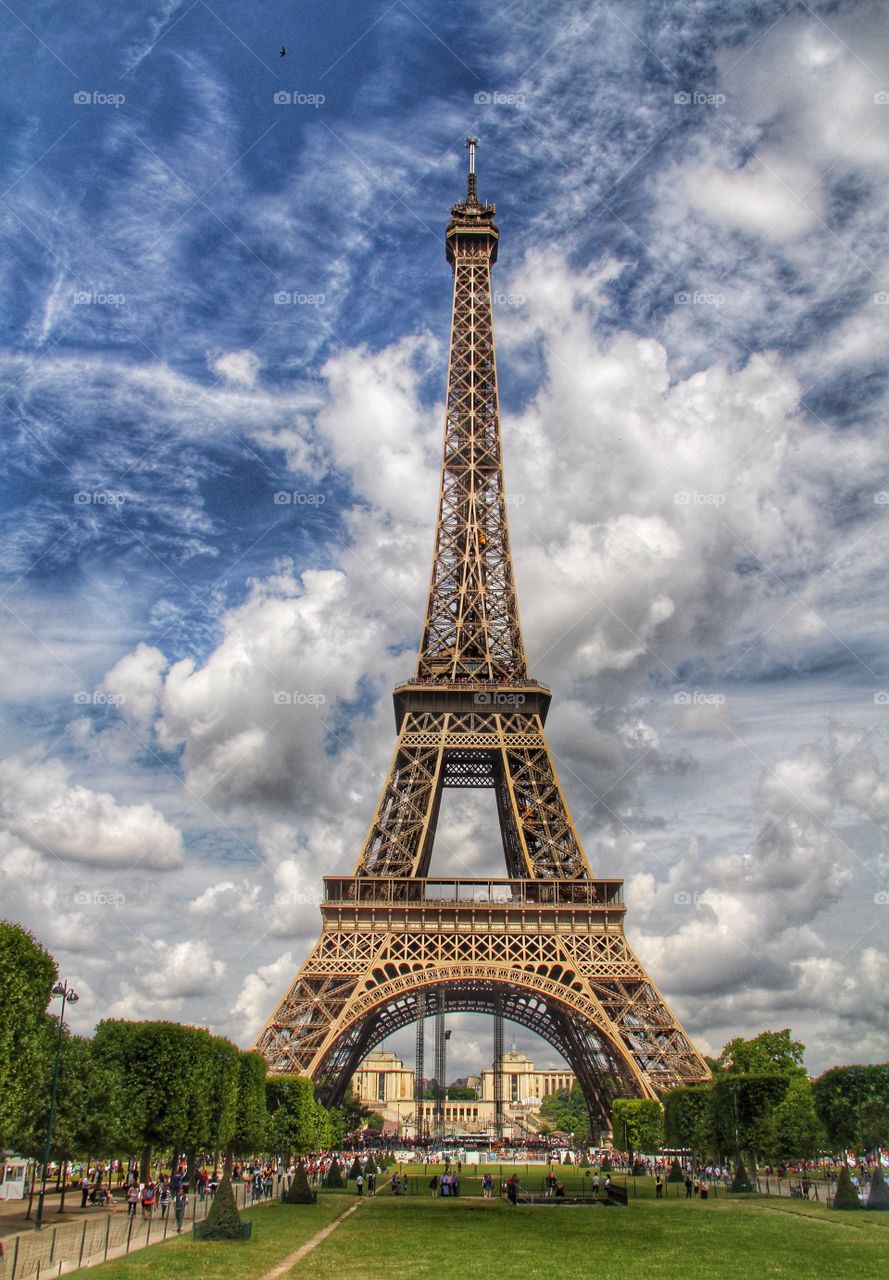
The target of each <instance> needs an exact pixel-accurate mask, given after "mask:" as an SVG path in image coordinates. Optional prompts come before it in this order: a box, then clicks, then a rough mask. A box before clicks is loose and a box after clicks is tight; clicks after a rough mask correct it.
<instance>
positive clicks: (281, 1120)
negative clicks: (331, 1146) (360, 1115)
mask: <svg viewBox="0 0 889 1280" xmlns="http://www.w3.org/2000/svg"><path fill="white" fill-rule="evenodd" d="M266 1101H267V1105H268V1110H269V1115H270V1117H271V1126H272V1133H273V1136H274V1139H275V1144H274V1145H275V1147H276V1149H277V1150H280V1149H281V1148H283V1150H284V1152H285V1154H287V1153H289V1152H291V1151H295V1152H297V1153H298V1154H299V1155H305V1154H306V1153H307V1152H309V1151H317V1150H318V1148H319V1147H323V1146H326V1145H328V1144H327V1142H326V1139H327V1138H328V1136H329V1134H330V1132H331V1120H330V1116H329V1114H328V1112H327V1111H326V1109H325V1108H324V1107H323V1106H322V1105H321V1104H320V1102H317V1101H316V1100H315V1086H314V1085H313V1084H312V1082H311V1080H307V1079H306V1078H305V1077H304V1076H270V1077H269V1078H268V1079H267V1081H266Z"/></svg>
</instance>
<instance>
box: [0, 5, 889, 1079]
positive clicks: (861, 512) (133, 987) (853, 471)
mask: <svg viewBox="0 0 889 1280" xmlns="http://www.w3.org/2000/svg"><path fill="white" fill-rule="evenodd" d="M0 26H2V34H3V39H2V47H3V49H4V61H5V75H4V78H3V79H4V84H5V89H4V90H3V99H4V101H3V118H4V134H5V138H6V147H5V149H4V153H3V156H2V158H0V227H2V233H3V238H4V246H3V254H2V258H0V328H2V336H0V366H2V368H0V381H2V387H3V408H2V412H3V428H2V438H0V447H2V451H3V479H4V485H3V508H2V511H3V523H2V583H0V605H2V618H3V626H2V629H0V631H2V639H0V662H2V668H3V679H2V684H0V690H2V693H0V696H2V703H3V708H2V709H3V717H2V730H0V876H2V899H3V907H2V911H3V913H4V914H5V915H6V916H7V917H8V918H9V919H12V920H15V921H18V922H21V923H22V924H24V925H25V926H26V927H27V928H29V929H30V930H32V931H33V933H34V934H35V936H36V937H37V938H38V939H39V940H40V941H41V942H42V943H43V944H44V945H45V946H46V947H48V948H49V949H50V950H51V951H52V952H53V953H54V955H55V956H56V958H57V960H58V963H59V966H60V971H61V973H62V974H63V975H64V976H65V977H67V978H68V979H69V980H70V981H72V982H73V983H74V985H75V986H76V988H77V990H78V991H79V993H80V996H81V999H80V1003H79V1004H78V1005H77V1007H76V1009H75V1010H74V1011H73V1013H72V1025H73V1026H74V1027H75V1029H76V1030H78V1031H81V1032H84V1033H89V1032H90V1031H91V1029H92V1027H93V1026H94V1025H95V1023H96V1022H97V1021H98V1020H99V1019H100V1018H103V1017H109V1016H112V1017H128V1018H169V1019H176V1020H181V1021H186V1022H194V1023H197V1024H199V1025H207V1026H210V1027H211V1028H212V1029H213V1030H214V1031H215V1032H217V1033H220V1034H226V1035H229V1036H231V1037H232V1038H234V1039H235V1040H236V1041H237V1042H239V1043H240V1044H243V1045H245V1046H248V1045H249V1044H250V1043H251V1042H252V1039H253V1037H254V1035H255V1034H256V1032H257V1031H258V1030H259V1029H260V1027H261V1026H262V1024H263V1023H264V1021H265V1019H266V1018H267V1017H268V1016H269V1015H270V1014H271V1013H272V1011H273V1009H274V1008H275V1006H276V1004H277V1002H278V1001H279V999H280V998H281V997H282V996H283V994H284V993H285V991H286V989H287V987H288V985H289V983H290V982H291V980H292V978H293V976H294V974H295V972H296V970H297V968H298V966H299V964H300V963H301V962H302V960H303V959H304V957H305V956H306V955H307V953H308V951H309V949H310V947H311V946H312V944H313V943H314V941H315V940H316V938H317V935H318V933H319V930H320V915H319V911H318V901H319V892H320V888H321V878H322V876H323V875H325V874H328V875H330V874H336V873H349V872H350V871H351V869H352V868H353V867H354V865H355V862H356V859H357V857H358V854H359V851H360V848H361V843H362V837H363V835H364V832H365V830H366V828H367V825H368V823H369V822H370V819H371V816H372V814H373V810H374V806H375V803H376V799H377V795H378V792H379V789H380V787H381V785H382V782H383V779H384V775H385V771H386V768H387V765H388V762H389V758H390V755H391V751H392V747H393V744H394V721H393V714H392V704H391V691H392V688H393V687H394V686H395V685H396V684H397V683H399V682H400V681H402V680H404V679H405V678H406V677H408V676H409V675H410V674H411V672H412V670H413V667H414V661H415V652H416V647H417V642H418V638H419V631H420V626H421V621H422V611H423V607H424V604H425V592H426V585H427V582H428V573H429V560H430V555H431V550H432V541H433V530H434V520H435V506H436V499H437V482H438V462H439V454H440V440H441V433H442V427H443V395H444V387H445V378H446V370H447V342H448V329H449V322H450V305H451V275H450V271H449V268H448V266H447V263H446V261H445V254H444V227H445V224H446V222H447V219H448V216H449V210H450V206H451V205H452V204H453V203H454V202H455V201H456V200H458V199H460V198H462V195H463V192H464V191H465V172H466V150H465V146H464V140H465V138H466V136H467V135H468V134H474V135H477V136H478V138H479V139H480V143H479V149H478V165H477V167H478V172H479V193H480V195H481V196H482V197H483V198H486V199H488V200H491V201H494V202H496V204H497V210H498V212H497V221H498V225H499V227H500V232H501V242H500V255H499V261H498V264H497V266H496V268H495V276H494V313H495V326H496V335H497V346H498V370H499V381H500V391H501V402H502V425H503V436H504V458H505V469H506V484H507V489H508V493H509V502H510V508H509V510H510V527H511V537H512V542H513V552H514V561H515V572H516V579H517V584H518V590H519V599H520V609H521V616H522V624H523V628H524V635H525V642H526V648H527V651H528V657H529V663H530V668H531V671H532V674H533V675H534V676H535V677H536V678H537V679H538V680H541V681H543V682H545V683H546V684H548V685H549V686H550V687H551V688H552V690H553V695H554V696H553V705H552V710H551V713H550V716H549V720H548V723H547V733H548V738H549V743H550V747H551V750H552V753H553V757H554V760H555V762H556V766H557V769H558V771H559V774H560V777H561V779H562V783H563V786H564V790H565V793H566V796H567V799H568V802H569V805H570V807H571V810H572V813H573V815H574V818H575V822H576V824H577V827H578V829H579V832H580V834H581V837H582V839H583V841H584V844H585V847H586V850H587V854H588V857H589V860H590V863H591V865H592V868H593V871H594V874H597V875H602V876H610V877H614V876H620V877H624V879H625V881H626V900H627V904H628V914H627V933H628V937H629V939H630V942H631V944H632V946H633V947H634V948H635V949H636V951H637V952H638V954H639V956H640V957H641V959H642V960H643V962H644V964H645V965H646V966H647V967H648V969H649V971H650V973H651V974H652V976H653V978H654V979H655V981H656V982H657V983H658V985H659V986H660V988H661V989H662V991H663V992H664V994H665V996H666V998H667V999H668V1001H669V1002H670V1003H671V1005H672V1006H673V1007H674V1009H675V1010H676V1011H677V1013H678V1014H679V1016H680V1018H681V1020H682V1021H683V1024H684V1026H685V1027H686V1029H687V1030H688V1031H689V1033H690V1034H691V1035H692V1036H693V1038H694V1039H695V1042H696V1043H697V1045H698V1046H699V1047H700V1048H701V1049H702V1051H704V1052H718V1050H719V1049H720V1048H721V1046H722V1045H723V1043H725V1041H727V1040H728V1039H729V1038H731V1037H732V1036H734V1035H739V1034H740V1035H755V1034H756V1033H758V1032H759V1031H760V1030H762V1029H764V1028H767V1027H769V1028H773V1029H780V1028H783V1027H786V1026H789V1027H791V1029H792V1030H793V1032H794V1034H795V1036H797V1037H798V1038H800V1039H802V1040H803V1041H804V1042H805V1044H806V1047H807V1058H806V1060H807V1065H808V1067H809V1069H810V1071H813V1072H814V1071H820V1070H823V1069H824V1068H826V1067H827V1066H830V1065H832V1064H834V1063H842V1062H848V1061H878V1060H885V1059H886V1058H887V1057H889V1042H887V1025H889V982H887V980H886V977H887V952H889V939H887V932H889V858H887V844H886V830H887V823H889V774H887V767H889V733H887V730H889V670H887V662H886V647H887V646H886V611H885V610H886V590H885V579H886V519H887V507H889V466H887V458H889V439H887V419H889V415H887V412H886V409H887V394H886V386H887V384H886V357H887V354H889V325H887V322H889V258H887V219H889V215H887V210H889V136H887V135H889V30H887V26H889V18H887V13H886V10H885V7H884V6H883V5H881V4H879V3H868V2H866V0H865V2H863V3H854V2H852V0H849V2H842V0H841V2H838V3H833V2H831V3H812V4H799V3H790V4H788V3H777V2H772V0H757V2H756V3H749V2H747V0H732V2H731V3H729V2H728V0H725V2H723V3H716V2H715V0H711V2H707V0H700V2H699V3H695V4H683V3H679V2H678V0H661V2H658V0H645V2H641V0H640V2H637V3H633V2H632V0H631V2H630V3H621V4H609V3H592V4H590V5H587V6H584V7H583V8H582V9H581V8H579V7H577V6H573V5H568V4H561V3H544V4H540V3H525V2H524V0H519V2H518V3H512V4H510V3H506V4H503V5H483V6H479V5H471V4H468V3H463V2H461V0H455V3H452V4H449V5H447V6H442V5H438V4H434V3H430V2H429V0H410V3H407V2H406V0H394V2H393V3H390V2H389V0H382V2H379V0H371V2H370V3H368V4H364V5H353V4H344V3H338V2H337V0H325V3H323V4H322V3H318V2H317V0H305V2H304V3H302V4H301V5H299V6H298V7H296V6H293V5H291V4H285V3H282V2H279V0H265V2H264V3H263V5H262V6H244V5H241V4H237V3H233V2H231V0H230V2H227V3H226V2H224V0H210V2H208V0H160V2H148V0H139V2H137V3H135V4H132V5H128V6H123V7H121V6H112V7H111V8H109V7H108V6H107V5H103V4H99V3H97V2H96V0H83V3H82V4H80V5H79V6H78V14H77V21H76V23H73V22H72V21H71V16H70V6H68V5H63V4H62V3H61V0H37V2H36V3H34V4H32V5H29V6H24V5H23V4H22V3H21V2H20V0H11V3H9V4H4V5H3V6H2V11H0ZM282 50H283V56H282ZM282 695H283V696H282ZM457 871H459V872H461V873H462V874H464V875H470V874H471V875H497V874H504V868H503V857H502V848H501V845H500V839H499V833H498V830H497V823H496V814H495V809H494V801H493V796H492V794H491V793H489V792H478V793H473V792H470V793H458V792H453V791H449V792H445V797H444V802H443V811H442V819H441V822H440V826H439V832H438V836H437V841H436V848H435V853H434V857H433V864H432V874H438V873H451V874H452V873H455V872H457ZM452 1027H453V1035H452V1039H451V1042H450V1044H449V1051H450V1058H449V1072H448V1074H449V1077H450V1078H453V1077H456V1076H458V1075H465V1074H467V1073H469V1072H476V1071H478V1070H479V1069H480V1067H481V1066H483V1065H485V1064H486V1063H487V1062H490V1057H491V1040H490V1034H491V1033H490V1023H489V1022H487V1021H486V1020H485V1019H482V1018H480V1017H473V1016H470V1015H463V1016H455V1017H454V1019H453V1020H452ZM511 1034H512V1029H511V1028H508V1030H507V1038H510V1036H511ZM515 1037H516V1041H517V1044H518V1046H519V1047H520V1048H524V1049H527V1050H528V1051H529V1052H531V1053H532V1055H533V1056H535V1057H536V1059H537V1061H538V1062H541V1063H555V1061H556V1056H555V1054H554V1051H553V1050H551V1049H550V1048H549V1047H548V1046H546V1047H543V1046H541V1045H540V1044H539V1042H538V1043H536V1044H535V1042H534V1040H533V1037H531V1036H530V1035H529V1033H527V1032H525V1031H523V1030H521V1029H519V1028H516V1029H515ZM411 1044H412V1033H411V1032H410V1031H406V1032H404V1033H402V1036H401V1038H400V1039H399V1038H397V1037H396V1038H395V1040H394V1041H393V1043H391V1044H390V1045H389V1046H388V1047H390V1048H392V1047H394V1048H396V1049H398V1050H399V1051H403V1052H405V1054H406V1056H407V1057H408V1058H409V1059H410V1046H411Z"/></svg>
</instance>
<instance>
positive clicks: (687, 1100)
mask: <svg viewBox="0 0 889 1280" xmlns="http://www.w3.org/2000/svg"><path fill="white" fill-rule="evenodd" d="M664 1135H665V1145H666V1146H668V1147H677V1148H680V1149H682V1150H686V1149H687V1150H689V1151H691V1153H692V1155H693V1156H694V1157H695V1158H696V1159H699V1160H700V1159H704V1158H708V1157H711V1156H713V1155H715V1154H716V1152H717V1150H718V1147H719V1144H718V1142H717V1140H716V1133H715V1123H714V1114H713V1089H712V1087H711V1086H709V1085H695V1086H690V1087H687V1088H681V1089H672V1090H671V1091H670V1092H669V1093H667V1094H665V1095H664Z"/></svg>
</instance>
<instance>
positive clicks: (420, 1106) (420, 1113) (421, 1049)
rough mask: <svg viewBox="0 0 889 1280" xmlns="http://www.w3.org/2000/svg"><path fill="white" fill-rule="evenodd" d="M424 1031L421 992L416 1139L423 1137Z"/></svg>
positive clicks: (415, 1099)
mask: <svg viewBox="0 0 889 1280" xmlns="http://www.w3.org/2000/svg"><path fill="white" fill-rule="evenodd" d="M425 1032H426V996H425V995H424V994H423V993H422V992H421V993H420V994H419V995H418V996H417V1053H416V1058H415V1061H414V1115H415V1117H416V1136H417V1140H418V1141H419V1140H420V1139H421V1138H422V1137H423V1088H424V1086H425V1084H426V1079H425V1075H426V1067H425V1062H424V1057H425V1048H426V1046H425Z"/></svg>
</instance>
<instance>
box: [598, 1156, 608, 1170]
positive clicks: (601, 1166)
mask: <svg viewBox="0 0 889 1280" xmlns="http://www.w3.org/2000/svg"><path fill="white" fill-rule="evenodd" d="M599 1172H600V1173H611V1160H610V1158H609V1157H608V1156H606V1157H605V1159H604V1160H603V1161H602V1164H601V1165H600V1166H599Z"/></svg>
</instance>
